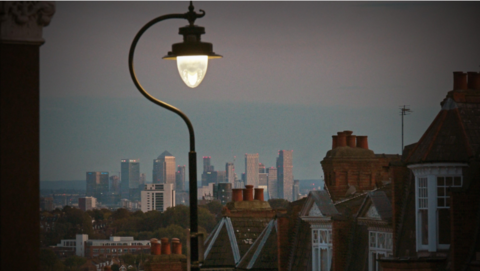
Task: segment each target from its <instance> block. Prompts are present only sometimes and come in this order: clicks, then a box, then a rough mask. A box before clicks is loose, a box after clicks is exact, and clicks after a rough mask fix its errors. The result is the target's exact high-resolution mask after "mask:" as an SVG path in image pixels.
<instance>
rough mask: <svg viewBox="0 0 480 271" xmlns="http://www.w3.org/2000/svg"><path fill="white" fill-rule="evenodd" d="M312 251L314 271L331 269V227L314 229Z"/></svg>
mask: <svg viewBox="0 0 480 271" xmlns="http://www.w3.org/2000/svg"><path fill="white" fill-rule="evenodd" d="M312 253H313V255H312V267H313V270H314V271H326V270H330V265H331V261H332V230H331V229H312Z"/></svg>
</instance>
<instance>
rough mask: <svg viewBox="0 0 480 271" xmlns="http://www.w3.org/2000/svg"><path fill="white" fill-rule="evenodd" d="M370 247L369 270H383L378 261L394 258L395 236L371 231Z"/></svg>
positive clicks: (389, 233)
mask: <svg viewBox="0 0 480 271" xmlns="http://www.w3.org/2000/svg"><path fill="white" fill-rule="evenodd" d="M368 247H369V251H368V270H369V271H380V270H382V269H381V266H380V264H379V263H378V262H377V260H378V259H382V258H385V257H388V256H392V250H393V234H392V233H391V232H379V231H370V232H369V246H368Z"/></svg>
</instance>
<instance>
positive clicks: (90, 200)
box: [78, 197, 97, 212]
mask: <svg viewBox="0 0 480 271" xmlns="http://www.w3.org/2000/svg"><path fill="white" fill-rule="evenodd" d="M96 207H97V199H96V198H94V197H84V198H78V208H79V209H80V210H82V211H84V212H85V211H88V210H93V209H95V208H96Z"/></svg>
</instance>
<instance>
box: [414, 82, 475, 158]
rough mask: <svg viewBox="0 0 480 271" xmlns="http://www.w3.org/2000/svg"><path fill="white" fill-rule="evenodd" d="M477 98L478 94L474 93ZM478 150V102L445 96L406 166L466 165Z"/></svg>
mask: <svg viewBox="0 0 480 271" xmlns="http://www.w3.org/2000/svg"><path fill="white" fill-rule="evenodd" d="M478 93H479V96H480V91H478ZM478 151H480V103H479V102H476V103H473V102H472V103H463V102H458V103H457V102H456V101H455V100H454V99H453V98H450V97H447V99H446V100H445V101H444V102H443V106H442V109H441V110H440V112H439V113H438V115H437V116H436V117H435V119H434V120H433V122H432V123H431V124H430V127H428V129H427V130H426V131H425V133H424V134H423V136H422V137H421V139H420V140H419V141H418V143H417V144H416V145H415V147H414V148H413V150H412V151H411V152H410V153H409V155H408V157H407V159H406V161H405V162H406V163H407V164H418V163H438V162H447V163H448V162H468V161H469V159H470V158H471V157H473V156H474V155H475V153H476V152H478Z"/></svg>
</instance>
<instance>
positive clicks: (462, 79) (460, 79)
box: [453, 72, 468, 90]
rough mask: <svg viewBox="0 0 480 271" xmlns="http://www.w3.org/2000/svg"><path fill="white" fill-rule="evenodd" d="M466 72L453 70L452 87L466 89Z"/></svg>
mask: <svg viewBox="0 0 480 271" xmlns="http://www.w3.org/2000/svg"><path fill="white" fill-rule="evenodd" d="M467 88H468V86H467V74H466V73H464V72H453V89H454V90H457V89H467Z"/></svg>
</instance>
